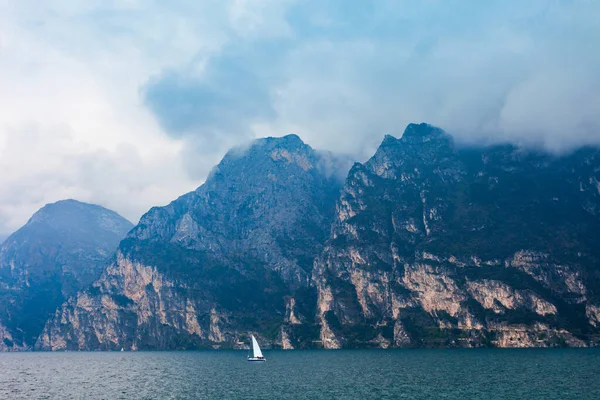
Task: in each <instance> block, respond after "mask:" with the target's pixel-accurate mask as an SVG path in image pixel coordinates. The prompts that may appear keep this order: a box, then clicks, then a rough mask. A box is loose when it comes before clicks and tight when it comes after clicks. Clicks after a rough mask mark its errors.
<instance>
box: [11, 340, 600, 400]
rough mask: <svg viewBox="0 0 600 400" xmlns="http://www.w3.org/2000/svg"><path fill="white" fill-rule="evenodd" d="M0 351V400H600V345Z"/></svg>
mask: <svg viewBox="0 0 600 400" xmlns="http://www.w3.org/2000/svg"><path fill="white" fill-rule="evenodd" d="M265 356H266V357H267V359H268V361H267V362H266V363H249V362H247V361H246V360H245V358H246V352H236V351H221V352H209V351H207V352H178V353H160V352H157V353H16V354H7V353H4V354H0V399H29V398H33V399H361V400H365V399H600V349H583V350H576V349H565V350H562V349H561V350H393V351H381V350H364V351H363V350H360V351H292V352H284V351H270V352H269V351H266V352H265Z"/></svg>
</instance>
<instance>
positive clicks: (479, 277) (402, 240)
mask: <svg viewBox="0 0 600 400" xmlns="http://www.w3.org/2000/svg"><path fill="white" fill-rule="evenodd" d="M599 180H600V152H599V151H598V150H595V149H582V150H580V151H578V152H576V153H574V154H572V155H569V156H565V157H553V156H550V155H546V154H541V153H535V152H529V151H525V150H521V149H517V148H514V147H512V146H497V147H492V148H486V149H459V150H457V149H456V148H455V146H454V144H453V141H452V139H451V137H450V136H448V135H447V134H446V133H444V132H443V131H441V130H439V129H437V128H434V127H432V126H429V125H426V124H421V125H409V126H408V127H407V129H406V132H405V133H404V135H403V137H402V138H401V139H395V138H393V137H390V136H388V137H386V138H385V140H384V141H383V143H382V145H381V146H380V148H379V149H378V151H377V153H376V154H375V155H374V156H373V158H371V159H370V160H369V161H368V162H367V163H365V164H364V165H363V164H356V165H354V167H353V168H352V169H351V171H350V173H349V176H348V179H347V181H346V184H345V186H344V188H343V190H342V194H341V197H340V200H339V202H338V204H337V209H336V217H335V221H334V223H333V228H332V233H331V236H330V238H329V239H328V241H327V243H326V247H325V250H324V252H323V254H322V255H321V256H320V257H319V258H318V259H317V262H316V266H315V270H314V283H315V286H316V287H317V290H318V311H317V319H318V320H319V322H320V323H321V326H322V328H321V334H320V336H321V340H322V342H323V345H324V346H325V347H328V348H337V347H354V346H361V347H364V346H374V347H388V346H484V345H485V346H487V345H496V346H502V347H519V346H550V345H564V344H566V345H571V346H579V345H584V344H589V343H594V342H596V341H597V340H598V333H599V332H598V329H597V328H598V322H597V321H598V319H597V317H598V314H597V310H598V308H597V306H598V298H599V297H598V296H599V294H600V285H599V283H600V274H599V270H600V269H599V268H598V265H600V264H599V263H600V248H599V247H598V246H597V239H598V238H599V237H600V219H599V216H600V213H599V206H598V205H599V204H600V197H599V195H600V189H599V185H598V181H599Z"/></svg>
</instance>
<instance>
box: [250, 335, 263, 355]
mask: <svg viewBox="0 0 600 400" xmlns="http://www.w3.org/2000/svg"><path fill="white" fill-rule="evenodd" d="M252 352H253V356H252V357H250V356H248V361H267V359H266V358H265V357H264V356H263V354H262V351H260V346H259V345H258V342H257V341H256V338H255V337H254V335H252Z"/></svg>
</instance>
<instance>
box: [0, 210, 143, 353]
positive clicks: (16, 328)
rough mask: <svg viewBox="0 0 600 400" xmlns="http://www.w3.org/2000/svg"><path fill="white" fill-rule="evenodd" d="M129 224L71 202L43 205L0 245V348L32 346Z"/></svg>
mask: <svg viewBox="0 0 600 400" xmlns="http://www.w3.org/2000/svg"><path fill="white" fill-rule="evenodd" d="M132 227H133V226H132V224H131V223H130V222H129V221H127V220H125V219H124V218H122V217H121V216H119V215H118V214H116V213H115V212H113V211H110V210H107V209H105V208H103V207H100V206H96V205H92V204H85V203H80V202H77V201H74V200H65V201H60V202H57V203H54V204H48V205H47V206H45V207H43V208H42V209H41V210H39V211H38V212H37V213H35V214H34V215H33V216H32V217H31V219H30V220H29V222H27V224H26V225H25V226H23V227H22V228H21V229H19V230H18V231H17V232H15V233H14V234H12V235H11V236H10V237H8V238H7V239H6V241H5V242H4V243H3V244H2V245H1V246H0V350H3V351H6V350H19V349H27V348H30V347H32V346H33V345H34V344H35V342H36V340H37V337H38V336H39V334H40V333H41V332H42V329H43V328H44V325H45V322H46V320H47V319H48V318H49V317H50V316H51V315H52V314H53V313H54V311H55V310H56V308H57V307H58V306H60V305H61V304H62V303H63V302H64V301H65V300H66V299H67V298H69V297H70V296H73V295H75V294H76V293H77V292H78V291H79V290H81V289H83V288H84V287H86V286H87V285H89V284H91V283H92V282H93V281H94V280H96V279H97V278H98V277H99V275H100V273H101V271H102V268H103V267H105V266H106V263H107V262H108V260H109V259H110V257H111V256H112V255H113V254H114V251H115V249H116V247H117V246H118V244H119V242H120V240H121V239H123V238H124V237H125V235H126V234H127V232H128V231H129V230H130V229H131V228H132Z"/></svg>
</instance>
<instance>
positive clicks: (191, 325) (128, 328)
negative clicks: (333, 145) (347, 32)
mask: <svg viewBox="0 0 600 400" xmlns="http://www.w3.org/2000/svg"><path fill="white" fill-rule="evenodd" d="M334 161H335V160H334ZM332 165H335V162H334V163H333V164H332V156H331V155H328V154H320V153H318V152H316V151H314V150H313V149H312V148H310V147H309V146H307V145H306V144H304V143H303V142H302V141H301V140H300V138H299V137H298V136H296V135H288V136H285V137H283V138H267V139H261V140H257V141H255V142H254V143H253V144H252V145H251V146H250V147H249V148H247V149H234V150H232V151H230V152H229V153H228V154H227V155H226V156H225V157H224V159H223V160H222V161H221V163H220V164H219V165H218V166H217V167H215V169H214V170H213V171H212V173H211V175H210V176H209V177H208V179H207V181H206V183H205V184H204V185H202V186H201V187H200V188H198V189H197V190H196V191H195V192H192V193H188V194H186V195H184V196H182V197H181V198H179V199H177V200H176V201H174V202H173V203H171V204H170V205H168V206H166V207H160V208H153V209H151V210H150V211H149V212H148V213H147V214H146V215H144V216H143V217H142V219H141V221H140V223H139V224H138V226H136V227H135V228H134V229H133V230H132V231H131V233H130V234H129V235H128V237H127V238H126V239H125V240H123V241H122V242H121V244H120V246H119V253H118V259H117V260H116V261H115V262H114V263H113V264H112V265H111V267H110V268H109V269H108V271H107V273H106V274H104V275H103V276H102V278H101V279H100V280H98V281H97V282H95V283H94V285H93V287H92V289H90V290H86V291H84V292H81V293H80V294H79V295H78V296H77V297H76V298H74V299H71V300H70V301H69V302H68V303H67V304H65V306H64V307H63V309H62V310H61V311H60V312H59V313H58V314H57V315H56V317H55V318H54V320H52V321H50V322H49V324H48V326H47V327H46V330H45V332H44V334H43V335H42V337H41V338H40V341H39V343H38V348H42V349H54V350H56V349H118V348H121V347H125V348H127V349H130V348H132V349H180V348H199V347H204V346H211V345H224V346H229V347H231V346H233V345H235V343H237V341H238V340H240V339H242V338H243V337H245V335H246V334H247V333H248V331H254V332H257V333H259V334H261V335H267V336H268V337H269V339H277V338H278V339H277V340H279V342H280V343H281V342H282V341H283V342H286V343H287V345H288V346H291V345H292V344H291V343H294V345H297V344H298V343H301V342H302V341H305V340H307V338H308V337H310V338H312V337H315V336H316V334H317V333H318V327H317V326H316V325H314V310H315V304H314V300H315V298H316V297H315V292H314V288H311V287H310V279H311V276H312V267H313V263H314V259H315V257H316V256H317V255H318V254H320V252H321V251H322V248H323V246H322V243H324V241H325V239H326V237H327V236H328V234H329V226H330V221H331V219H332V218H333V212H334V206H335V201H336V199H337V197H338V194H339V189H340V187H341V182H339V181H338V179H336V178H335V177H334V176H333V175H335V174H333V175H332V174H331V166H332ZM334 169H335V168H334ZM300 320H303V321H305V322H306V323H307V326H309V328H307V329H309V330H311V329H312V330H311V333H310V335H307V334H306V332H304V327H302V328H299V329H298V330H297V331H296V330H295V329H294V327H295V326H296V325H297V322H299V321H300ZM288 336H290V337H289V338H288ZM288 342H289V343H288Z"/></svg>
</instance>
